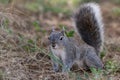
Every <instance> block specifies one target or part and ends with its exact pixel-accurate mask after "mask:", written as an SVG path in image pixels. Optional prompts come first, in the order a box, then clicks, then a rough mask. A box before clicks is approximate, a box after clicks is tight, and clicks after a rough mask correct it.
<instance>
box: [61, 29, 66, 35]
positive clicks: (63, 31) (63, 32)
mask: <svg viewBox="0 0 120 80" xmlns="http://www.w3.org/2000/svg"><path fill="white" fill-rule="evenodd" d="M61 33H62V34H63V35H65V28H64V27H63V30H62V31H61Z"/></svg>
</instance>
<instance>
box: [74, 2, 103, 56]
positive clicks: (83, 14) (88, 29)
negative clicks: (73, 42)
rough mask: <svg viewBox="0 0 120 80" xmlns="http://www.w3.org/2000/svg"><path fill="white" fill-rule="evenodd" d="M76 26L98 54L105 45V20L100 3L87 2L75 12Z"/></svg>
mask: <svg viewBox="0 0 120 80" xmlns="http://www.w3.org/2000/svg"><path fill="white" fill-rule="evenodd" d="M74 20H75V27H76V29H77V31H78V33H79V34H80V36H81V37H82V39H83V40H84V41H85V42H86V43H87V44H88V45H90V46H92V47H94V48H95V50H96V52H97V55H98V53H99V52H100V50H101V48H102V45H103V37H104V35H103V22H102V15H101V11H100V8H99V5H98V4H96V3H87V4H83V5H81V6H80V8H79V9H78V10H77V12H75V14H74Z"/></svg>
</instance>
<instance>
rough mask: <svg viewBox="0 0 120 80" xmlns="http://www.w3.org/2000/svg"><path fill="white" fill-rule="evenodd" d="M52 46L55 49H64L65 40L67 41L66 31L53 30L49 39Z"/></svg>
mask: <svg viewBox="0 0 120 80" xmlns="http://www.w3.org/2000/svg"><path fill="white" fill-rule="evenodd" d="M48 39H49V42H50V46H51V47H52V48H54V49H56V48H62V47H63V45H64V40H65V31H64V30H62V31H59V32H58V31H55V30H54V29H53V30H52V32H51V34H50V36H49V37H48Z"/></svg>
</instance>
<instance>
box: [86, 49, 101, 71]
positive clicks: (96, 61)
mask: <svg viewBox="0 0 120 80" xmlns="http://www.w3.org/2000/svg"><path fill="white" fill-rule="evenodd" d="M85 64H86V66H87V67H89V69H90V68H91V67H94V68H96V69H102V68H103V63H102V61H101V59H100V58H99V57H98V56H97V54H96V53H95V52H93V51H88V53H87V55H86V57H85Z"/></svg>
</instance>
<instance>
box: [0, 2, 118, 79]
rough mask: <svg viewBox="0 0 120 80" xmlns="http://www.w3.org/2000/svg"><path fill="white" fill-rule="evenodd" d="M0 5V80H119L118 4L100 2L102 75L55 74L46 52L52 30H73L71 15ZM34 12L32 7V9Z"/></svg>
mask: <svg viewBox="0 0 120 80" xmlns="http://www.w3.org/2000/svg"><path fill="white" fill-rule="evenodd" d="M19 3H21V4H22V5H17V4H16V3H14V2H12V3H10V4H8V5H3V4H0V6H1V7H0V80H120V61H119V60H120V9H119V8H120V4H117V3H112V2H109V1H107V0H106V1H103V2H100V3H99V4H100V6H101V10H102V15H103V21H104V34H105V39H104V41H105V42H104V44H105V45H104V50H103V52H102V53H103V56H102V60H103V63H104V65H105V69H104V70H103V71H96V70H93V71H92V72H87V71H84V70H73V71H72V72H70V73H68V74H63V73H61V72H58V73H55V72H54V71H53V69H52V65H51V60H50V56H49V49H48V40H47V38H48V36H49V34H50V31H51V28H52V26H55V29H56V30H60V29H61V27H62V26H65V27H66V28H67V29H68V31H70V30H73V24H72V19H71V15H64V14H61V13H60V14H56V13H52V12H49V11H48V12H45V13H42V12H39V11H36V10H35V11H31V8H30V10H28V9H26V8H24V7H23V2H22V1H19ZM35 9H36V7H35Z"/></svg>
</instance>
